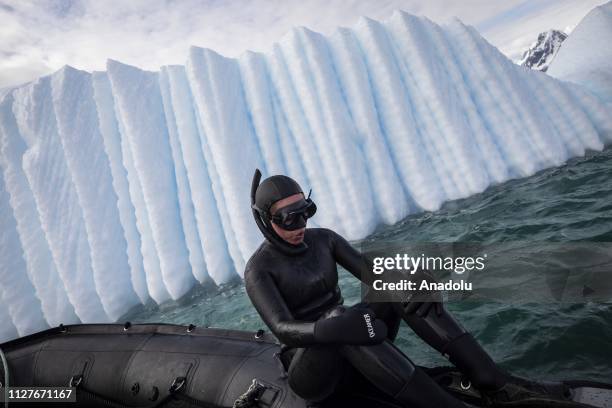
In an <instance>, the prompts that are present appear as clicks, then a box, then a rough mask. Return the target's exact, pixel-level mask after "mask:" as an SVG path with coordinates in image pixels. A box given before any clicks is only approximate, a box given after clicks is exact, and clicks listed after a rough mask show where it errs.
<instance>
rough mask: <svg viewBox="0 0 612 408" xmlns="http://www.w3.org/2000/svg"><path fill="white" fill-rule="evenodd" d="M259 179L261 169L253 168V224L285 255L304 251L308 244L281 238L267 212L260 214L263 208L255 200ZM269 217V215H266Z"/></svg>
mask: <svg viewBox="0 0 612 408" xmlns="http://www.w3.org/2000/svg"><path fill="white" fill-rule="evenodd" d="M260 181H261V171H259V169H255V174H254V175H253V181H252V182H251V211H252V212H253V218H255V224H257V228H259V230H260V231H261V233H262V234H263V236H264V237H265V238H266V239H267V240H268V241H269V242H270V243H271V244H272V245H274V246H275V247H277V248H278V249H280V250H281V251H282V252H284V253H285V254H287V255H299V254H302V253H304V252H305V251H306V250H307V249H308V245H307V244H306V243H305V242H301V243H300V244H298V245H293V244H290V243H288V242H287V241H285V240H284V239H282V238H281V237H280V236H279V235H278V234H277V233H276V232H274V230H273V229H272V226H271V225H269V223H270V220H269V219H267V218H266V216H267V214H262V213H263V212H264V210H263V209H260V208H258V207H257V205H256V202H255V196H256V193H257V188H258V187H259V182H260ZM268 218H269V217H268Z"/></svg>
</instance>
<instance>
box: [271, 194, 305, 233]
mask: <svg viewBox="0 0 612 408" xmlns="http://www.w3.org/2000/svg"><path fill="white" fill-rule="evenodd" d="M315 211H316V206H315V205H314V203H313V202H312V201H311V200H310V199H308V200H300V201H298V202H296V203H294V204H291V205H288V206H287V207H284V208H281V209H279V210H278V211H277V212H276V214H274V215H273V216H272V222H274V223H275V224H276V225H279V226H280V227H282V228H283V229H286V230H289V231H291V230H296V229H299V228H303V227H305V226H306V220H307V219H308V218H310V217H312V216H313V215H314V213H315Z"/></svg>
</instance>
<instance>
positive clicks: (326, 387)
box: [244, 228, 463, 407]
mask: <svg viewBox="0 0 612 408" xmlns="http://www.w3.org/2000/svg"><path fill="white" fill-rule="evenodd" d="M304 242H305V243H306V244H307V245H308V249H307V250H306V251H305V252H303V253H301V254H297V255H288V254H286V253H285V252H284V251H281V250H279V249H278V248H277V247H275V246H274V245H273V244H272V243H270V242H269V241H265V242H264V243H263V244H262V245H261V246H260V247H259V249H257V251H256V252H255V253H254V254H253V256H252V257H251V259H250V260H249V262H248V263H247V266H246V269H245V273H244V279H245V285H246V290H247V293H248V295H249V297H250V299H251V301H252V302H253V305H254V306H255V308H256V309H257V311H258V312H259V315H260V316H261V317H262V319H263V320H264V322H265V323H266V325H267V326H268V327H269V328H270V330H271V331H272V332H273V333H274V334H275V335H276V337H277V338H278V339H279V340H280V341H281V342H282V343H283V344H285V345H287V346H290V347H292V348H297V352H296V353H295V355H294V356H293V359H292V360H291V364H290V366H289V369H288V374H289V383H290V385H291V387H292V389H293V390H294V391H295V392H296V393H297V394H298V395H300V396H302V397H303V398H305V399H309V400H320V399H323V398H325V397H327V396H328V395H329V394H330V393H331V392H332V391H333V390H334V388H335V387H336V384H337V383H338V381H339V379H340V378H341V377H342V373H343V370H344V362H345V361H349V362H350V364H351V365H352V366H353V367H354V368H356V369H357V370H358V371H359V372H360V373H361V374H363V375H364V376H365V377H366V378H367V379H368V380H370V381H371V382H372V383H373V384H374V385H376V386H377V387H378V388H379V389H381V390H382V391H383V392H385V393H387V394H388V395H390V396H392V397H394V398H396V399H398V400H399V401H400V402H406V403H410V404H414V406H417V407H426V406H434V405H436V404H439V405H438V406H447V407H454V406H462V405H461V403H459V402H457V401H456V400H454V399H453V398H451V397H450V396H448V395H447V394H446V393H445V392H444V391H443V390H442V389H441V388H439V387H438V386H437V384H435V383H434V382H433V381H432V380H431V379H429V378H428V377H427V376H426V375H425V374H424V373H423V372H422V371H421V370H419V369H418V368H416V367H415V366H414V364H412V362H411V361H410V360H409V359H408V358H407V357H406V356H405V355H404V354H403V353H402V352H401V351H399V350H398V349H397V348H396V347H395V346H393V344H392V343H391V342H390V341H384V342H382V343H380V344H377V345H369V346H355V345H338V346H333V345H327V344H318V343H317V341H316V340H315V333H314V330H315V322H316V321H317V320H319V319H321V318H325V317H326V314H330V313H332V314H333V313H334V311H335V310H337V308H338V306H339V305H341V304H342V302H343V299H342V295H341V293H340V289H339V287H338V272H337V266H336V263H338V264H340V265H341V266H343V267H344V268H345V269H346V270H348V271H349V272H350V273H351V274H353V275H354V276H355V277H356V278H358V279H360V280H362V278H363V276H365V273H366V271H367V270H368V267H369V264H368V262H367V260H366V259H365V258H364V257H363V256H362V255H361V254H360V253H359V252H358V251H356V250H355V249H354V248H353V247H352V246H351V245H350V244H349V243H348V242H347V241H346V240H345V239H344V238H342V237H341V236H339V235H338V234H336V233H335V232H333V231H331V230H328V229H322V228H309V229H306V233H305V236H304ZM369 306H370V308H371V309H372V310H373V311H374V312H375V314H376V316H377V317H378V318H380V319H382V320H383V321H385V323H386V325H387V327H388V337H389V339H390V340H393V338H394V337H395V335H396V334H397V330H398V326H399V323H400V320H401V316H400V312H398V309H397V307H398V305H397V304H391V303H373V304H371V305H369ZM413 320H414V322H413V323H414V325H415V327H413V328H416V330H415V331H417V330H419V325H422V326H423V327H422V328H420V330H419V331H421V332H422V333H420V334H421V336H422V337H423V336H425V337H428V336H429V337H432V338H431V339H428V340H430V344H431V341H433V342H434V343H435V342H436V341H445V339H443V338H442V339H441V337H440V333H438V332H437V329H436V327H433V328H432V327H431V324H429V323H427V322H425V320H424V318H416V317H415V318H414V319H413ZM411 326H412V324H411ZM434 326H435V325H434ZM457 327H458V329H457V330H461V332H460V333H453V334H452V335H453V336H454V337H458V336H460V335H461V334H463V331H462V329H460V326H458V325H457ZM442 337H444V336H442ZM440 347H443V344H440ZM411 385H412V386H411ZM432 394H435V395H432Z"/></svg>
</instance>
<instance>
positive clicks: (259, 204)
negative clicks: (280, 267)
mask: <svg viewBox="0 0 612 408" xmlns="http://www.w3.org/2000/svg"><path fill="white" fill-rule="evenodd" d="M260 180H261V172H260V171H259V169H256V170H255V174H254V175H253V182H252V184H251V210H252V212H253V217H254V218H255V223H256V224H257V227H258V228H259V230H260V231H261V233H262V234H263V235H264V237H265V238H266V239H267V240H268V241H270V243H272V244H273V245H274V246H276V247H277V248H279V249H280V250H282V251H283V252H285V253H287V254H289V255H297V254H301V253H303V252H304V251H305V250H306V249H307V248H308V245H306V243H305V242H302V243H301V244H298V245H293V244H290V243H288V242H287V241H285V240H284V239H282V238H281V237H280V236H279V235H278V234H277V233H276V232H275V231H274V229H273V228H272V225H271V221H270V207H272V205H273V204H274V203H275V202H277V201H279V200H282V199H283V198H287V197H289V196H291V195H293V194H298V193H302V194H303V191H302V188H301V187H300V185H299V184H298V183H297V182H296V181H295V180H293V179H292V178H291V177H287V176H283V175H276V176H271V177H268V178H267V179H265V180H264V181H263V182H262V183H261V184H260V183H259V181H260Z"/></svg>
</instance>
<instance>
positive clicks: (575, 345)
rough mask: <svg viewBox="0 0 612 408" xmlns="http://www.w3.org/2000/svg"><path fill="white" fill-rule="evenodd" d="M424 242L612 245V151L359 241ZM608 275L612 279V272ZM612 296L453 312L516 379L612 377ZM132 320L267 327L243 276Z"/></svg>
mask: <svg viewBox="0 0 612 408" xmlns="http://www.w3.org/2000/svg"><path fill="white" fill-rule="evenodd" d="M415 241H422V242H478V243H483V244H497V243H504V242H514V241H523V242H525V241H527V242H530V243H532V245H533V246H534V247H536V248H537V246H538V245H541V244H543V243H550V242H558V243H569V242H581V243H585V242H612V149H607V150H605V151H603V152H600V153H593V154H589V155H587V156H586V157H583V158H578V159H573V160H571V161H569V162H568V163H567V164H566V165H564V166H562V167H558V168H554V169H549V170H545V171H542V172H539V173H537V174H535V175H534V176H531V177H529V178H525V179H520V180H512V181H509V182H506V183H504V184H501V185H498V186H494V187H491V188H489V189H487V190H486V191H485V192H483V193H481V194H478V195H475V196H472V197H470V198H467V199H463V200H458V201H454V202H449V203H447V204H445V205H444V206H443V208H441V209H440V210H439V211H436V212H428V213H421V214H417V215H413V216H410V217H408V218H406V219H404V220H403V221H402V222H400V223H398V224H396V225H393V226H387V227H381V228H380V229H379V230H378V231H377V232H375V233H374V234H373V235H371V236H370V237H368V238H367V239H366V240H364V241H363V242H362V243H360V244H361V247H365V248H367V247H368V245H370V244H373V243H378V244H380V243H381V242H382V243H390V244H397V243H404V242H415ZM609 273H610V278H609V279H612V270H610V271H609ZM606 279H607V278H606ZM340 286H341V288H342V291H343V294H344V297H345V299H346V303H347V304H353V303H356V302H357V301H358V299H359V295H360V286H359V283H358V282H357V281H356V279H355V278H353V277H352V276H351V275H349V274H348V273H347V272H346V271H343V270H341V271H340ZM607 302H608V303H602V302H581V303H551V302H546V303H540V302H537V301H535V300H534V301H533V302H527V303H525V302H523V303H520V304H505V303H503V302H493V301H463V302H454V303H450V304H449V305H448V308H449V309H450V310H451V311H452V312H453V314H454V315H455V316H456V317H457V318H458V319H459V320H460V321H461V322H462V323H463V324H464V326H465V327H467V328H468V329H469V330H470V331H471V332H472V333H473V334H474V335H475V336H476V337H477V338H478V340H479V341H480V342H481V343H482V344H483V345H484V347H485V348H486V349H487V350H488V351H489V352H490V353H491V355H492V356H493V358H494V359H495V360H496V361H498V362H499V363H500V364H501V365H502V366H503V367H504V368H506V369H508V370H509V371H511V372H513V373H515V374H517V375H522V376H528V377H531V378H540V379H543V378H547V379H591V380H600V381H608V382H612V299H608V300H607ZM125 318H126V319H127V320H131V321H132V322H166V323H176V324H190V323H193V324H196V325H198V326H211V327H224V328H234V329H244V330H254V329H258V328H265V326H264V324H263V323H262V321H261V320H260V318H259V316H258V315H257V313H256V312H255V310H254V309H253V307H252V306H251V304H250V303H249V300H248V298H247V297H246V294H245V291H244V287H243V286H242V284H241V283H240V282H236V283H234V284H231V285H227V286H226V287H224V288H222V289H221V290H218V289H215V288H206V287H198V288H195V289H194V290H192V291H191V292H190V293H189V294H188V295H186V296H185V297H183V298H182V299H180V300H179V301H177V302H170V303H167V304H164V305H161V306H155V305H149V306H146V307H144V308H142V309H141V310H139V311H135V312H133V313H131V314H130V315H128V316H126V317H125ZM403 326H404V327H402V329H401V330H400V334H399V336H398V339H397V341H396V342H397V344H398V345H399V347H400V348H401V349H402V350H403V351H404V352H405V353H406V354H407V355H408V356H410V357H411V358H412V359H413V361H415V362H416V363H419V364H424V365H430V366H431V365H442V364H448V362H447V361H446V360H444V359H443V358H442V357H441V356H439V354H438V353H437V352H435V351H433V350H432V349H430V348H429V347H428V346H427V345H426V344H425V343H423V342H422V341H421V340H420V339H418V338H417V337H416V336H415V335H414V334H413V333H412V332H411V331H410V329H409V328H408V327H405V325H403Z"/></svg>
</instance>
